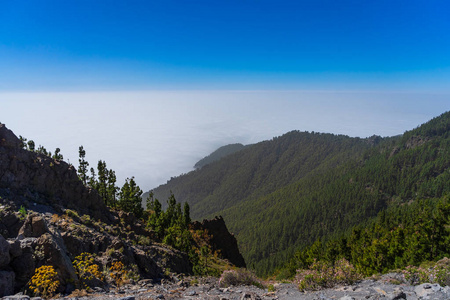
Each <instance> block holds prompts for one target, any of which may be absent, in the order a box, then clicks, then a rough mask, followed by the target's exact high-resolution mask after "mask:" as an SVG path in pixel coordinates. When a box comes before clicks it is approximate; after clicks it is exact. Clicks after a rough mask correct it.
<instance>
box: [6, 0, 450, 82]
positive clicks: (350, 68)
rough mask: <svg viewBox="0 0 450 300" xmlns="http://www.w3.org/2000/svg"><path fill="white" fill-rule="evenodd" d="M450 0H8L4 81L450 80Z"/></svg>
mask: <svg viewBox="0 0 450 300" xmlns="http://www.w3.org/2000/svg"><path fill="white" fill-rule="evenodd" d="M449 11H450V3H449V2H448V1H433V0H431V1H416V0H410V1H345V0H344V1H332V0H330V1H324V0H315V1H249V0H236V1H170V0H169V1H167V0H165V1H45V0H44V1H20V2H17V1H2V2H1V4H0V70H2V71H0V89H2V90H19V91H21V90H24V89H26V90H45V91H47V90H57V91H61V90H78V89H89V90H117V89H119V90H124V89H125V90H136V89H138V90H142V89H320V90H323V89H326V90H336V89H338V90H342V89H344V90H347V89H375V90H379V89H402V90H411V89H415V90H428V91H429V90H432V91H434V90H441V91H442V90H445V91H448V90H449V86H450V18H449V17H448V12H449Z"/></svg>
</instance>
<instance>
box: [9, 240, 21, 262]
mask: <svg viewBox="0 0 450 300" xmlns="http://www.w3.org/2000/svg"><path fill="white" fill-rule="evenodd" d="M8 243H9V246H10V248H9V255H10V256H11V259H14V258H16V257H19V256H21V255H22V248H20V241H19V240H17V239H10V240H8Z"/></svg>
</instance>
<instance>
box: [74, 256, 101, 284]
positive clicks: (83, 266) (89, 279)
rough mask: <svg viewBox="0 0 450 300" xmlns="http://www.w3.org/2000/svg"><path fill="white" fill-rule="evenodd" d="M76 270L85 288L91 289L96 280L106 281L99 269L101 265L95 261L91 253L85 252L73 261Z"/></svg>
mask: <svg viewBox="0 0 450 300" xmlns="http://www.w3.org/2000/svg"><path fill="white" fill-rule="evenodd" d="M72 264H73V266H74V268H75V272H76V273H77V275H78V279H79V280H80V284H81V285H82V287H83V288H85V289H87V290H88V289H89V288H90V287H91V285H93V284H94V282H95V281H96V280H99V281H104V279H105V277H104V276H103V274H102V272H101V271H100V269H99V266H98V265H97V264H96V263H94V256H93V255H92V254H91V253H87V252H83V253H81V254H80V255H78V256H77V257H75V260H74V261H73V263H72Z"/></svg>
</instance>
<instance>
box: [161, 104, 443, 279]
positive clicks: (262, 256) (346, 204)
mask: <svg viewBox="0 0 450 300" xmlns="http://www.w3.org/2000/svg"><path fill="white" fill-rule="evenodd" d="M449 115H450V113H448V112H447V113H445V114H443V115H441V116H439V117H437V118H435V119H433V120H431V121H430V122H428V123H426V124H423V125H422V126H420V127H418V128H416V129H414V130H411V131H408V132H406V133H405V134H404V135H403V136H399V137H394V138H384V139H381V138H379V137H373V138H370V139H359V138H349V137H346V136H336V135H331V134H317V133H316V134H313V133H304V132H297V131H294V132H290V133H287V134H285V135H283V136H281V137H278V138H274V139H273V140H271V141H265V142H261V143H258V144H255V145H251V146H248V147H247V148H246V149H244V150H242V151H240V152H238V153H235V154H232V155H230V156H228V157H225V158H224V159H222V160H220V161H217V162H214V163H212V164H210V165H208V166H205V167H204V168H202V169H201V170H197V171H193V172H191V173H189V174H186V175H184V176H180V177H177V178H174V179H172V180H171V181H169V182H168V183H167V184H166V185H164V186H160V187H158V188H157V189H155V195H156V197H160V199H164V198H165V197H166V195H165V194H164V193H168V191H169V190H172V191H173V192H174V194H175V196H176V197H177V199H178V200H180V201H188V202H189V204H190V205H191V208H192V215H193V216H194V217H195V218H203V217H207V216H212V215H215V214H221V215H222V216H223V217H224V219H225V220H226V221H227V224H229V227H230V229H231V230H232V231H233V232H235V233H236V234H237V239H238V242H239V246H240V248H241V251H242V252H243V255H244V257H245V259H246V262H247V264H248V265H249V266H250V267H253V268H254V269H256V270H257V272H258V273H259V274H268V273H269V272H271V271H273V270H274V269H275V268H277V267H279V266H280V265H281V264H283V262H284V261H286V260H287V259H288V258H290V257H291V256H292V254H293V253H294V252H295V249H297V248H299V247H304V246H307V245H310V244H311V243H313V242H314V241H315V240H316V239H317V238H326V239H329V238H332V237H333V236H337V235H340V234H342V233H344V232H346V231H348V230H350V229H351V228H352V227H353V226H355V225H358V224H361V223H364V222H366V221H367V220H369V219H371V218H373V217H375V216H376V215H377V214H378V213H379V212H380V211H381V210H383V209H385V208H387V207H388V206H389V204H390V203H393V201H394V200H398V199H400V201H403V202H407V201H413V200H414V199H417V198H419V197H441V196H442V195H444V194H445V193H448V192H449V184H448V182H450V181H449V179H450V178H449V165H450V162H449V157H450V155H449V124H450V121H449V119H450V117H449ZM396 202H398V201H396Z"/></svg>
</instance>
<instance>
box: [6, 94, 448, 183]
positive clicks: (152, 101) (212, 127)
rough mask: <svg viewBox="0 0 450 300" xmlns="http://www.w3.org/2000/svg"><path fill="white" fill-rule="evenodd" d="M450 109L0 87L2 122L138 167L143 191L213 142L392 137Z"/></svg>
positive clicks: (432, 98) (312, 97) (122, 174)
mask: <svg viewBox="0 0 450 300" xmlns="http://www.w3.org/2000/svg"><path fill="white" fill-rule="evenodd" d="M449 109H450V95H449V94H427V93H422V94H420V93H419V94H418V93H407V92H360V91H358V92H352V91H349V92H342V91H340V92H331V91H327V92H322V91H144V92H73V93H56V92H54V93H53V92H52V93H0V122H2V123H5V124H6V126H7V127H8V128H10V129H11V130H13V131H14V132H15V134H16V135H22V136H24V137H27V138H28V139H33V140H34V141H35V142H36V144H37V145H39V144H41V145H43V146H45V147H46V148H47V149H48V150H50V151H52V152H53V151H54V149H55V148H56V147H59V148H61V152H62V154H63V155H64V157H65V160H66V161H67V160H70V162H71V163H73V164H74V165H76V166H77V165H78V147H79V146H80V145H83V146H84V148H85V150H86V152H87V155H86V158H87V159H88V161H89V162H90V164H91V166H94V167H96V164H97V161H98V160H99V159H102V160H105V161H106V163H107V166H108V167H109V168H112V169H114V170H116V173H117V175H118V178H119V184H122V183H123V181H124V180H125V178H126V177H131V176H135V177H136V180H137V182H138V184H139V185H140V186H141V188H142V189H144V190H148V189H151V188H154V187H156V186H158V185H159V184H161V183H164V182H166V180H168V179H169V178H170V177H171V176H177V175H179V174H181V173H186V172H189V171H190V170H192V166H193V165H194V164H195V163H196V162H197V161H198V160H199V159H201V158H202V157H204V156H206V155H208V154H209V153H211V152H212V151H214V150H215V149H216V148H218V147H220V146H222V145H225V144H229V143H238V142H239V143H243V144H249V143H256V142H259V141H262V140H267V139H271V138H272V137H274V136H279V135H282V134H284V133H286V132H288V131H290V130H301V131H317V132H331V133H336V134H346V135H349V136H359V137H367V136H370V135H373V134H378V135H382V136H392V135H397V134H401V133H403V132H404V131H405V130H409V129H412V128H414V127H416V126H418V125H420V124H421V123H424V122H426V121H428V120H429V119H431V118H433V117H435V116H437V115H439V114H441V113H443V112H445V111H447V110H449Z"/></svg>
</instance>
